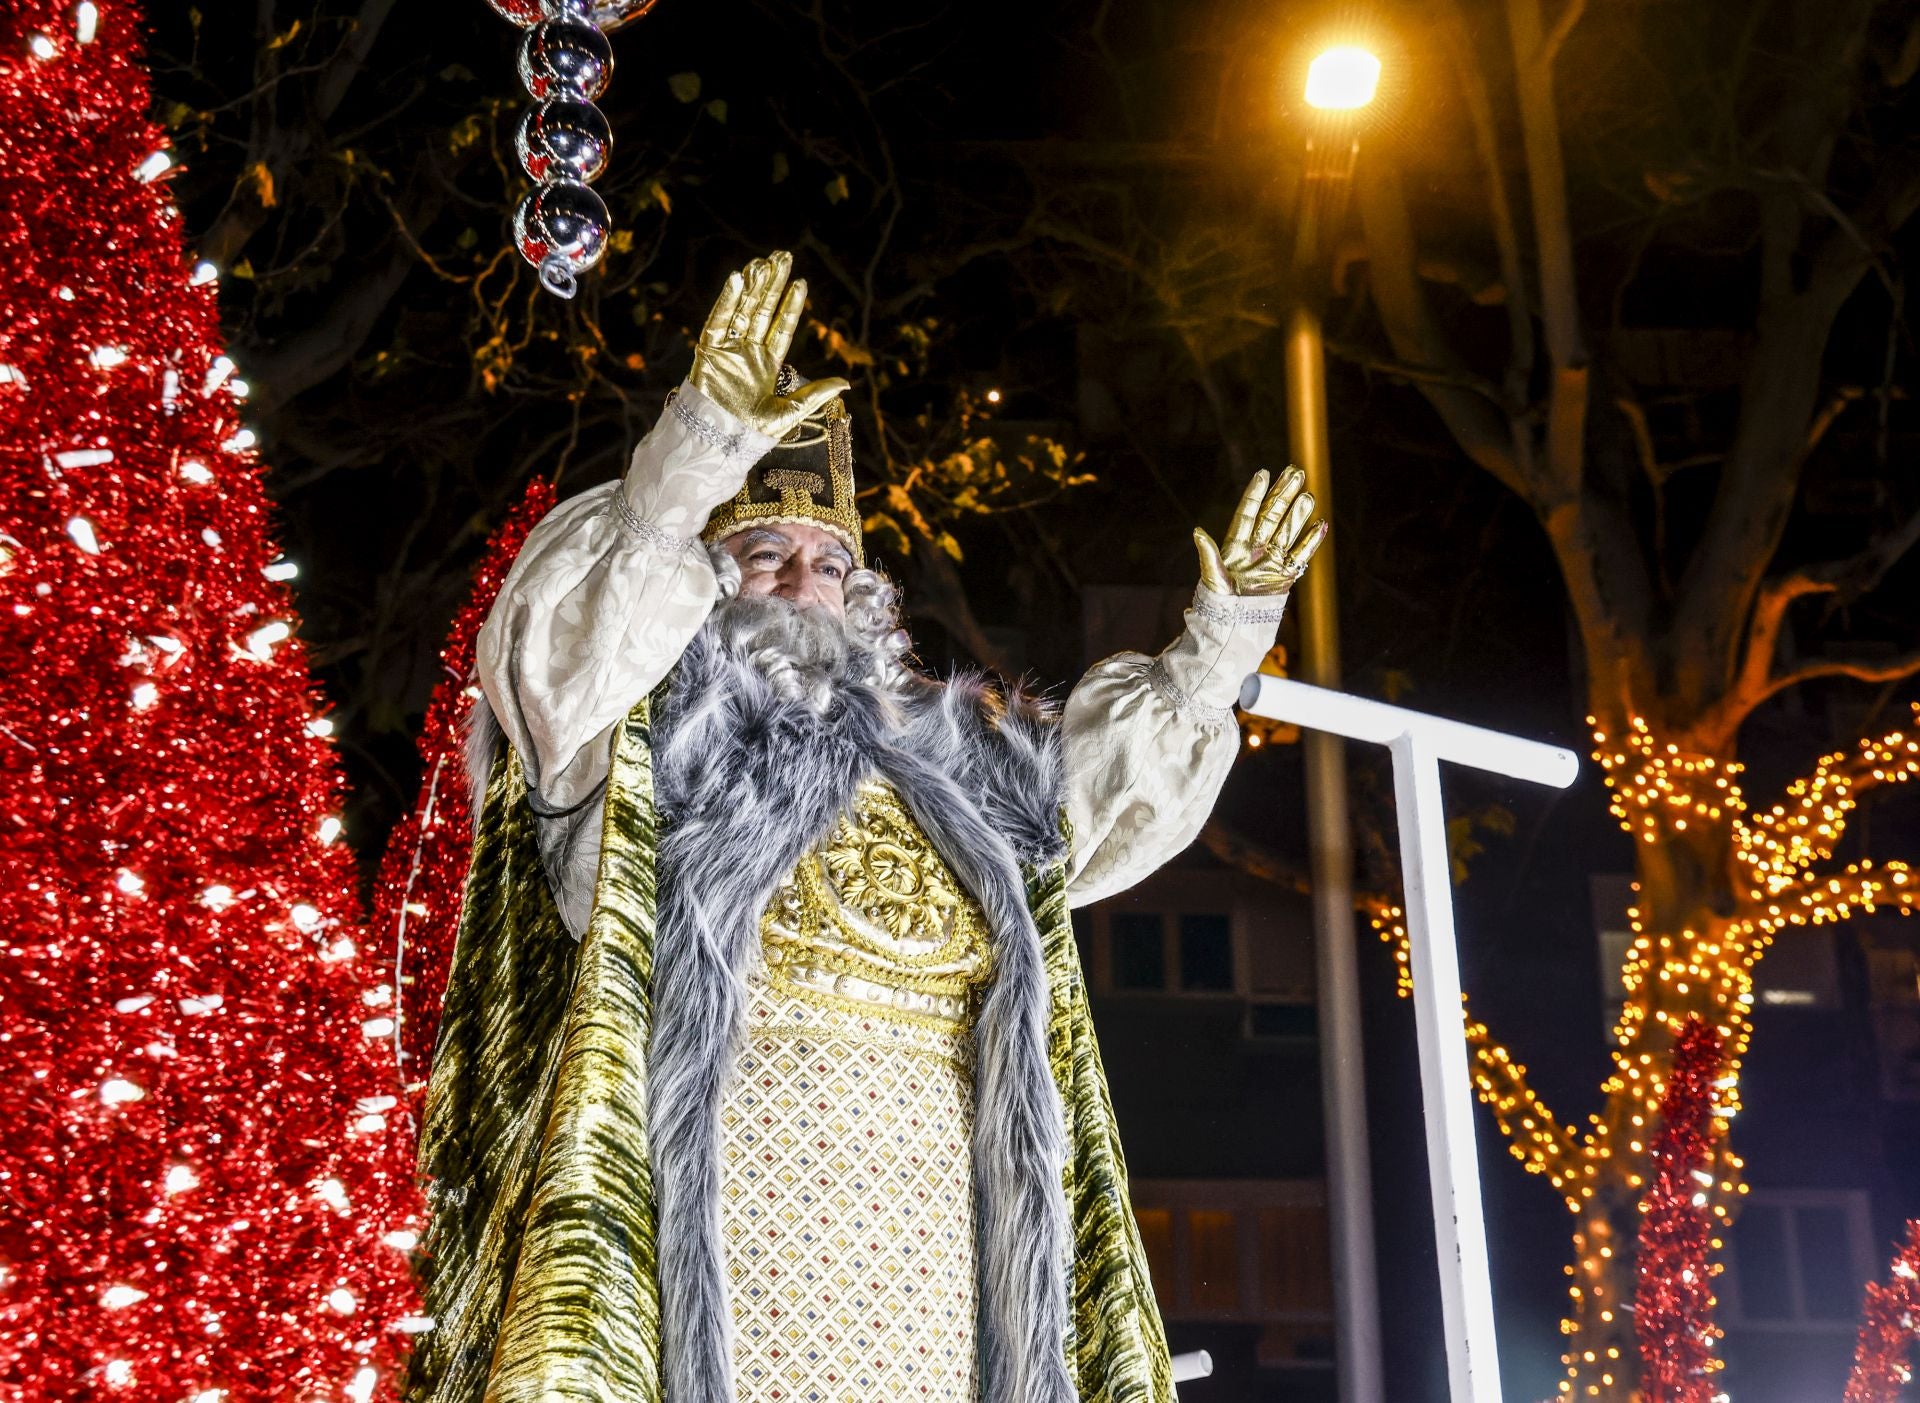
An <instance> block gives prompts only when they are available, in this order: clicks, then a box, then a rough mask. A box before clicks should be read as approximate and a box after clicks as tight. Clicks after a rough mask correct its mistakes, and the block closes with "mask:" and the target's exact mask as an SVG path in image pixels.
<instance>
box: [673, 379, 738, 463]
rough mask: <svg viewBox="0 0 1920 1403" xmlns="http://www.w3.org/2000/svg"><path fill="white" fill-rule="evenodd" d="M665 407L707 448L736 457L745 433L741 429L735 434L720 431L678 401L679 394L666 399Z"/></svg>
mask: <svg viewBox="0 0 1920 1403" xmlns="http://www.w3.org/2000/svg"><path fill="white" fill-rule="evenodd" d="M667 408H669V409H671V410H672V411H673V417H674V418H676V419H678V420H679V421H680V422H681V423H683V424H685V425H686V426H687V427H688V428H689V429H691V430H692V431H693V433H694V435H695V436H696V437H698V438H699V439H700V440H701V441H702V442H704V443H705V444H706V445H707V446H708V447H709V448H717V449H719V450H720V453H721V455H722V456H723V457H727V458H734V457H738V456H739V454H740V450H741V447H742V445H743V444H744V442H745V440H746V437H747V433H746V430H744V429H743V430H741V432H739V433H737V434H726V433H722V432H721V431H720V429H719V428H718V426H716V425H713V424H709V423H708V422H707V421H706V420H705V419H702V418H701V417H700V416H699V415H698V414H695V413H694V412H693V411H692V410H691V409H688V408H687V407H686V406H685V405H684V404H682V403H680V399H679V396H677V395H676V396H675V397H674V398H672V399H670V400H668V401H667Z"/></svg>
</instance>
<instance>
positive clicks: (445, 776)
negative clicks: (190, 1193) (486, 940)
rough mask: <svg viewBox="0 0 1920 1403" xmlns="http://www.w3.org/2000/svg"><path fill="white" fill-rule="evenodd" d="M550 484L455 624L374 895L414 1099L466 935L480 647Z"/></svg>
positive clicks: (493, 549)
mask: <svg viewBox="0 0 1920 1403" xmlns="http://www.w3.org/2000/svg"><path fill="white" fill-rule="evenodd" d="M553 503H554V491H553V484H552V483H550V482H548V481H547V480H546V479H545V478H539V477H537V478H535V479H534V480H533V482H532V483H531V484H529V485H528V487H527V492H526V495H525V496H524V497H522V498H521V499H520V502H519V505H517V506H516V507H515V508H514V509H513V511H512V513H511V514H510V515H509V516H508V517H507V519H506V521H504V522H502V523H501V525H500V528H499V529H498V530H497V531H495V532H494V534H493V539H492V540H490V541H489V542H488V543H487V553H486V556H485V558H484V559H483V560H482V561H481V562H480V569H479V570H478V572H476V574H475V575H474V582H473V593H472V595H471V596H469V598H468V599H467V603H466V606H465V607H464V608H462V609H461V611H460V612H459V614H458V615H456V616H455V617H454V621H453V628H452V630H451V631H450V632H449V633H448V635H447V642H446V646H445V647H443V648H442V649H441V650H440V669H441V676H440V683H439V685H438V686H437V687H435V688H434V691H433V700H432V702H430V703H429V704H428V707H427V722H426V726H425V728H424V729H423V730H422V731H421V734H420V759H421V762H422V765H423V768H422V770H421V780H420V797H419V799H418V800H417V801H415V803H414V806H413V811H412V812H411V813H409V814H408V815H407V817H406V818H405V819H403V820H402V821H401V823H400V824H399V826H398V827H396V828H395V829H394V830H393V834H392V836H391V837H390V838H388V840H387V851H386V855H385V856H384V857H382V858H381V860H380V876H379V880H378V881H377V883H376V884H375V886H374V893H373V930H374V932H375V938H376V940H377V941H378V942H379V945H380V949H381V951H382V955H383V957H384V958H386V959H388V960H390V961H391V964H392V969H393V978H392V981H391V982H392V984H393V987H394V990H395V1007H394V1021H395V1024H396V1025H397V1026H396V1032H395V1036H396V1037H397V1038H398V1040H399V1041H398V1050H399V1055H400V1059H401V1068H402V1071H403V1073H404V1076H405V1080H406V1084H407V1089H408V1091H409V1092H411V1093H413V1095H414V1096H415V1097H418V1095H419V1094H420V1093H422V1092H424V1091H425V1090H426V1083H427V1074H428V1072H429V1071H431V1070H432V1065H433V1040H434V1035H435V1033H436V1032H437V1031H438V1030H439V1026H440V1000H441V997H442V996H443V995H444V994H445V993H446V987H447V966H448V964H449V962H450V961H451V960H452V958H453V941H454V936H455V935H456V934H457V933H458V931H459V926H460V898H461V893H462V892H463V891H464V890H465V888H466V881H467V860H468V858H469V856H470V855H471V849H472V841H473V832H472V824H473V808H472V795H471V794H470V793H469V791H468V788H467V770H466V764H465V759H464V755H463V749H464V745H465V739H466V731H467V720H468V718H469V717H470V716H471V715H472V713H473V703H474V700H475V699H476V697H477V696H478V695H479V692H478V688H476V687H475V685H474V682H473V650H474V641H475V639H476V638H477V637H478V636H479V633H480V625H481V624H483V623H485V622H486V619H487V613H488V611H489V610H491V609H492V608H493V601H494V597H495V596H496V595H498V594H499V593H500V586H501V584H502V583H504V582H505V580H506V578H507V571H509V570H510V569H512V568H513V561H514V557H516V556H517V555H519V554H520V547H521V545H522V543H524V542H525V541H526V539H527V532H528V531H530V530H532V529H533V527H534V525H535V524H536V523H538V522H539V520H540V518H541V517H543V516H545V515H546V514H547V513H548V512H549V511H551V510H552V509H553Z"/></svg>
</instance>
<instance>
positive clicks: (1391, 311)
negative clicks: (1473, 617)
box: [1354, 151, 1536, 502]
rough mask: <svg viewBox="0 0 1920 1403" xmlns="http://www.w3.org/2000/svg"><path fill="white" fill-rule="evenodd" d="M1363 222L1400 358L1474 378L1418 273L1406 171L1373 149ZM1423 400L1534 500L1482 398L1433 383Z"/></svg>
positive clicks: (1380, 303)
mask: <svg viewBox="0 0 1920 1403" xmlns="http://www.w3.org/2000/svg"><path fill="white" fill-rule="evenodd" d="M1354 185H1355V191H1354V193H1355V196H1356V203H1357V205H1358V206H1359V210H1360V221H1361V224H1362V225H1363V226H1364V228H1365V229H1366V238H1367V254H1368V258H1369V260H1370V262H1369V265H1368V278H1367V283H1368V287H1369V289H1370V290H1371V292H1372V293H1373V304H1374V308H1375V310H1377V311H1378V312H1379V314H1380V322H1381V325H1382V326H1383V327H1384V328H1385V330H1386V333H1387V340H1388V341H1389V342H1390V343H1391V344H1392V346H1393V351H1394V355H1395V356H1396V357H1397V358H1398V359H1399V360H1400V361H1401V362H1402V363H1403V364H1407V365H1415V366H1422V367H1431V368H1432V370H1433V371H1434V372H1437V373H1439V374H1444V375H1448V376H1453V377H1457V378H1462V379H1464V378H1468V377H1470V376H1471V374H1472V372H1471V371H1469V370H1467V368H1466V367H1465V366H1463V365H1461V364H1460V362H1459V359H1458V358H1457V357H1456V356H1455V355H1454V354H1453V351H1452V348H1451V347H1450V346H1449V345H1448V344H1447V342H1446V339H1445V338H1444V337H1443V336H1442V335H1441V332H1440V328H1439V327H1438V326H1437V325H1436V324H1435V322H1434V319H1433V313H1432V310H1431V308H1429V307H1428V305H1427V301H1426V296H1425V294H1424V293H1423V292H1422V291H1421V289H1420V285H1419V282H1418V281H1417V279H1416V277H1415V273H1414V269H1415V267H1416V265H1417V263H1418V258H1417V255H1416V251H1415V245H1414V237H1413V224H1412V220H1411V219H1410V218H1409V216H1408V214H1407V202H1406V196H1405V195H1404V194H1403V193H1402V191H1401V188H1400V173H1399V171H1398V170H1397V169H1396V168H1395V167H1394V166H1393V164H1392V163H1391V162H1390V161H1389V160H1388V158H1387V157H1386V155H1385V154H1384V153H1382V152H1375V151H1369V152H1367V153H1366V155H1365V158H1364V159H1363V160H1361V162H1360V163H1359V167H1358V169H1357V171H1356V173H1355V179H1354ZM1418 383H1419V389H1420V392H1421V394H1423V395H1424V396H1426V399H1427V402H1428V403H1429V404H1431V405H1432V406H1433V408H1434V412H1435V413H1437V414H1438V415H1439V416H1440V419H1441V422H1443V423H1444V424H1445V425H1446V426H1447V431H1448V432H1449V433H1451V434H1452V435H1453V438H1454V441H1455V442H1456V443H1458V444H1459V445H1460V448H1461V450H1462V451H1463V452H1464V453H1465V454H1466V455H1467V456H1468V457H1469V458H1471V459H1472V460H1473V461H1474V462H1475V463H1477V464H1479V466H1480V467H1481V468H1483V469H1484V470H1486V471H1487V472H1489V473H1491V474H1492V475H1493V476H1494V477H1495V478H1496V479H1497V480H1498V481H1499V482H1500V483H1502V484H1503V485H1504V486H1505V487H1507V488H1508V489H1509V490H1510V491H1512V492H1514V493H1515V494H1517V495H1518V496H1519V497H1520V498H1521V499H1522V500H1524V501H1527V502H1533V501H1534V500H1535V489H1536V484H1535V483H1534V482H1533V481H1532V480H1531V479H1530V477H1529V475H1528V473H1527V472H1526V470H1525V466H1524V464H1523V463H1522V462H1521V461H1520V460H1519V458H1518V457H1517V455H1516V454H1515V452H1514V437H1513V433H1512V429H1511V426H1510V425H1509V424H1508V422H1507V419H1506V417H1505V416H1504V415H1502V414H1501V413H1499V412H1498V411H1497V410H1496V409H1494V408H1493V407H1492V406H1491V405H1490V404H1488V403H1487V402H1486V400H1485V399H1484V398H1482V397H1481V396H1480V395H1478V394H1475V393H1473V392H1471V391H1468V390H1464V389H1461V388H1460V387H1459V385H1458V384H1442V383H1439V382H1438V381H1437V380H1433V379H1426V380H1422V381H1420V382H1418Z"/></svg>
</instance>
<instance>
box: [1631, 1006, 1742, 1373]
mask: <svg viewBox="0 0 1920 1403" xmlns="http://www.w3.org/2000/svg"><path fill="white" fill-rule="evenodd" d="M1722 1053H1723V1048H1722V1046H1721V1039H1720V1033H1719V1031H1718V1030H1717V1029H1715V1028H1713V1027H1712V1026H1710V1025H1709V1024H1707V1023H1705V1022H1704V1021H1702V1020H1701V1019H1698V1018H1689V1019H1688V1020H1687V1022H1686V1026H1685V1027H1684V1028H1683V1029H1682V1030H1681V1032H1680V1036H1679V1037H1678V1038H1677V1039H1676V1040H1675V1042H1674V1050H1673V1068H1672V1072H1671V1073H1670V1074H1669V1076H1668V1078H1667V1089H1666V1094H1665V1095H1664V1096H1662V1097H1661V1099H1660V1126H1659V1129H1658V1130H1657V1131H1656V1132H1655V1134H1654V1137H1653V1147H1652V1152H1651V1155H1650V1158H1651V1161H1652V1163H1651V1170H1652V1182H1651V1183H1650V1184H1649V1185H1648V1186H1647V1193H1646V1196H1645V1197H1644V1198H1642V1199H1641V1200H1640V1215H1641V1216H1640V1238H1639V1242H1638V1244H1637V1246H1638V1251H1637V1253H1636V1255H1635V1259H1634V1270H1635V1272H1636V1273H1637V1274H1638V1276H1639V1289H1638V1291H1637V1292H1636V1293H1635V1295H1634V1302H1633V1305H1634V1333H1635V1336H1636V1337H1637V1339H1638V1342H1639V1346H1640V1390H1641V1394H1642V1396H1643V1397H1644V1399H1645V1403H1713V1400H1714V1398H1715V1397H1716V1395H1717V1394H1718V1389H1717V1387H1716V1385H1715V1383H1714V1375H1715V1374H1716V1373H1718V1372H1719V1371H1720V1369H1721V1367H1722V1366H1723V1363H1724V1361H1722V1360H1721V1359H1719V1358H1718V1357H1716V1356H1715V1354H1714V1342H1715V1341H1716V1340H1718V1339H1719V1338H1720V1328H1719V1326H1717V1325H1715V1324H1714V1323H1713V1307H1714V1295H1713V1287H1712V1281H1713V1278H1714V1277H1715V1276H1718V1275H1719V1274H1720V1270H1721V1267H1720V1264H1719V1263H1718V1262H1713V1261H1710V1260H1709V1254H1710V1252H1711V1251H1712V1249H1713V1248H1714V1247H1716V1246H1718V1239H1716V1238H1715V1237H1714V1218H1713V1215H1712V1214H1711V1213H1709V1212H1708V1211H1707V1206H1708V1202H1709V1199H1708V1191H1709V1190H1711V1189H1712V1188H1713V1187H1714V1177H1713V1173H1712V1164H1713V1158H1714V1145H1715V1142H1716V1140H1717V1139H1718V1137H1719V1134H1720V1133H1721V1130H1723V1129H1724V1126H1722V1127H1720V1128H1719V1129H1716V1125H1715V1122H1716V1120H1717V1119H1718V1118H1719V1114H1720V1112H1721V1110H1722V1109H1723V1108H1722V1107H1721V1106H1720V1104H1719V1102H1718V1097H1719V1089H1718V1084H1719V1083H1720V1081H1721V1080H1722V1076H1721V1070H1720V1069H1721V1065H1722Z"/></svg>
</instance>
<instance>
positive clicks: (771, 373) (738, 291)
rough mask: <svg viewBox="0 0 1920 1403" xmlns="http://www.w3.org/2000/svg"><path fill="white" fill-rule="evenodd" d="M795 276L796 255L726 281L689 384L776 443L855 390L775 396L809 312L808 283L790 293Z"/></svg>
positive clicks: (837, 383)
mask: <svg viewBox="0 0 1920 1403" xmlns="http://www.w3.org/2000/svg"><path fill="white" fill-rule="evenodd" d="M792 271H793V255H792V254H790V253H776V254H773V255H772V256H771V257H768V258H756V259H754V260H753V262H751V263H749V264H748V265H747V266H746V269H745V270H744V271H743V272H739V273H732V274H729V275H728V277H727V285H726V288H725V289H724V290H723V291H722V292H721V294H720V300H719V301H718V302H716V303H714V304H713V310H712V311H711V312H709V313H708V314H707V324H706V326H705V327H703V328H702V329H701V332H700V342H699V344H698V345H697V346H696V347H695V348H694V352H693V371H692V373H691V374H690V375H689V376H688V379H690V380H691V381H692V382H693V387H694V388H695V389H697V390H699V391H700V392H701V393H702V394H704V395H705V396H706V397H707V398H708V399H710V400H712V401H713V402H714V403H715V404H717V405H719V406H720V407H721V408H722V409H724V410H726V411H727V413H729V414H731V415H733V417H734V418H736V419H739V420H741V421H743V422H744V423H746V424H747V425H748V426H750V427H751V428H753V429H756V430H758V431H759V432H760V433H763V434H765V435H767V437H769V438H774V439H778V438H782V437H784V436H785V435H786V434H787V432H788V431H789V430H791V429H792V428H793V427H794V426H795V425H796V424H798V423H799V422H800V421H801V420H802V419H805V418H806V417H807V416H808V415H810V414H812V413H814V412H815V411H816V410H818V409H820V408H821V407H822V406H823V405H825V404H826V403H827V402H828V401H829V400H831V399H833V398H834V396H836V395H840V394H844V393H846V391H847V390H849V389H850V388H852V387H851V386H850V385H848V383H847V382H846V381H845V380H814V381H811V382H810V383H808V384H805V385H802V386H800V387H799V388H798V389H796V390H795V391H794V392H793V393H792V394H790V395H783V394H780V393H778V392H777V391H776V390H775V389H774V382H775V381H776V380H777V379H778V378H779V375H780V366H781V363H782V362H784V361H785V360H786V357H787V348H788V347H790V346H792V345H793V338H794V334H795V333H796V332H798V331H799V329H800V314H801V313H802V312H803V311H804V310H805V309H806V305H807V285H806V283H805V282H804V281H802V282H797V283H795V284H794V285H793V286H792V287H788V286H787V275H788V274H789V273H791V272H792ZM783 294H784V296H783Z"/></svg>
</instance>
